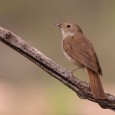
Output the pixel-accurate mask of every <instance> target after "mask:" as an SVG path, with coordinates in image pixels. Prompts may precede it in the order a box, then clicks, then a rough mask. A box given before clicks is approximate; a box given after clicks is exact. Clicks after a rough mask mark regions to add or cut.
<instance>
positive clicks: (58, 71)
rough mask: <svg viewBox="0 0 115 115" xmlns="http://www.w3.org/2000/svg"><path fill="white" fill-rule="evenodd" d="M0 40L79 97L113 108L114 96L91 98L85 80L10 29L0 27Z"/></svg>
mask: <svg viewBox="0 0 115 115" xmlns="http://www.w3.org/2000/svg"><path fill="white" fill-rule="evenodd" d="M0 41H1V42H3V43H5V44H6V45H8V46H9V47H11V48H12V49H14V50H16V51H17V52H19V53H20V54H22V55H23V56H25V57H26V58H27V59H29V60H31V61H32V62H34V63H35V64H36V65H38V66H39V67H40V68H42V69H43V70H44V71H46V72H47V73H49V74H50V75H51V76H52V77H54V78H56V79H58V80H59V81H61V82H62V83H63V84H65V85H66V86H68V87H69V88H70V89H72V90H73V91H74V92H75V93H76V94H77V95H78V96H79V97H80V98H82V99H87V100H90V101H93V102H95V103H98V104H99V105H100V106H101V107H102V108H104V109H111V110H115V96H113V95H111V94H107V93H106V99H104V100H98V99H95V98H93V96H92V94H91V90H90V87H89V85H88V83H87V82H85V81H81V80H80V79H78V78H77V77H75V76H74V75H73V74H72V73H71V72H69V71H67V70H66V69H64V68H62V67H61V66H59V65H58V64H56V63H55V62H54V61H52V60H51V59H49V58H48V57H46V56H45V55H44V54H42V53H41V52H40V51H39V50H37V49H36V48H34V47H32V46H31V45H29V44H28V43H27V42H25V41H24V40H23V39H21V38H20V37H18V36H17V35H15V34H13V33H12V32H11V31H9V30H6V29H4V28H2V27H0ZM12 61H13V60H12Z"/></svg>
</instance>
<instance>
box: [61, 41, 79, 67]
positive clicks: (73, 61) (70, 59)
mask: <svg viewBox="0 0 115 115" xmlns="http://www.w3.org/2000/svg"><path fill="white" fill-rule="evenodd" d="M63 42H64V40H62V51H63V53H64V56H65V57H66V58H67V59H68V60H69V61H70V62H72V63H74V64H75V65H77V66H78V67H79V66H81V64H80V63H78V62H77V61H76V60H74V59H73V58H72V57H71V56H70V55H68V53H67V51H66V50H65V49H64V47H63V45H64V43H63Z"/></svg>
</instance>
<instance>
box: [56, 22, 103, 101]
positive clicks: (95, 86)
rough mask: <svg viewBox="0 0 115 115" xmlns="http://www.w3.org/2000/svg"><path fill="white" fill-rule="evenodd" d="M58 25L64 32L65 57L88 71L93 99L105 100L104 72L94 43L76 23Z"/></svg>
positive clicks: (63, 47) (63, 46)
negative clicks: (102, 77)
mask: <svg viewBox="0 0 115 115" xmlns="http://www.w3.org/2000/svg"><path fill="white" fill-rule="evenodd" d="M56 25H57V26H59V27H60V28H61V30H62V35H63V40H62V49H63V53H64V55H65V56H66V58H67V59H68V60H69V61H70V62H73V63H74V64H76V65H77V66H78V67H79V68H85V69H86V71H87V73H88V77H89V82H90V87H91V91H92V94H93V97H94V98H96V99H104V98H105V93H104V90H103V87H102V84H101V80H100V76H99V75H101V76H102V70H101V67H100V64H99V60H98V57H97V55H96V52H95V51H94V48H93V46H92V43H91V42H90V41H89V40H88V39H87V38H86V37H85V36H84V34H83V32H82V30H81V28H80V27H79V26H78V25H76V24H74V23H69V22H66V23H62V24H56Z"/></svg>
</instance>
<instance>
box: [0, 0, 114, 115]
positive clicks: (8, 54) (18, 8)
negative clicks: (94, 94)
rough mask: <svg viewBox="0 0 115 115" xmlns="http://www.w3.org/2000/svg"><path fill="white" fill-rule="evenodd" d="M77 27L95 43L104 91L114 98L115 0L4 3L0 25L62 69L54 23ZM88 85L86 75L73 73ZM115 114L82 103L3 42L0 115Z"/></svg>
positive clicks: (13, 0)
mask: <svg viewBox="0 0 115 115" xmlns="http://www.w3.org/2000/svg"><path fill="white" fill-rule="evenodd" d="M66 21H70V22H75V23H77V24H78V25H80V26H81V28H82V29H83V32H84V34H85V35H86V36H87V38H89V40H90V41H91V42H92V43H93V45H94V48H95V50H96V52H97V55H98V58H99V60H100V64H101V66H102V70H103V77H102V82H103V86H104V89H105V92H108V93H111V94H114V95H115V61H114V59H115V52H114V50H115V0H10V1H7V0H0V26H2V27H4V28H6V29H9V30H10V31H12V32H14V33H15V34H17V35H18V36H20V37H21V38H23V39H24V40H25V41H27V42H28V43H29V44H31V45H32V46H34V47H36V48H37V49H38V50H40V51H41V52H42V53H44V54H45V55H47V56H48V57H49V58H51V59H52V60H54V61H55V62H56V63H58V64H59V65H61V66H62V67H64V68H66V69H68V70H72V69H74V68H75V66H74V65H73V64H71V63H70V62H68V61H67V60H66V59H65V57H64V55H63V53H62V51H61V40H62V35H61V31H60V30H59V29H58V28H57V27H56V26H55V25H54V24H53V23H54V22H57V23H59V22H66ZM74 74H75V75H76V76H78V77H79V78H80V79H81V80H87V77H86V73H85V72H84V71H83V70H78V71H76V72H75V73H74ZM91 114H93V115H97V114H103V115H108V114H109V115H114V114H115V113H114V112H113V111H111V110H104V109H101V108H100V107H99V106H98V105H97V104H96V103H93V102H90V101H88V100H82V99H80V98H78V96H77V95H76V94H75V93H74V92H73V91H72V90H70V89H69V88H68V87H66V86H65V85H63V84H62V83H60V82H59V81H57V80H56V79H54V78H53V77H51V76H50V75H48V74H47V73H46V72H44V71H43V70H41V69H40V68H39V67H37V66H36V65H35V64H33V63H32V62H30V61H29V60H28V59H26V58H25V57H23V56H22V55H20V54H18V53H17V52H16V51H14V50H12V49H11V48H9V47H8V46H6V45H5V44H3V43H2V42H0V115H91Z"/></svg>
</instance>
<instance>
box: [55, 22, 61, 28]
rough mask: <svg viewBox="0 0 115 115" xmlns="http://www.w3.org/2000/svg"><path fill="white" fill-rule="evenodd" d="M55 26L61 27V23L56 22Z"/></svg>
mask: <svg viewBox="0 0 115 115" xmlns="http://www.w3.org/2000/svg"><path fill="white" fill-rule="evenodd" d="M54 24H55V25H56V26H58V27H60V28H62V24H57V23H54Z"/></svg>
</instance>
